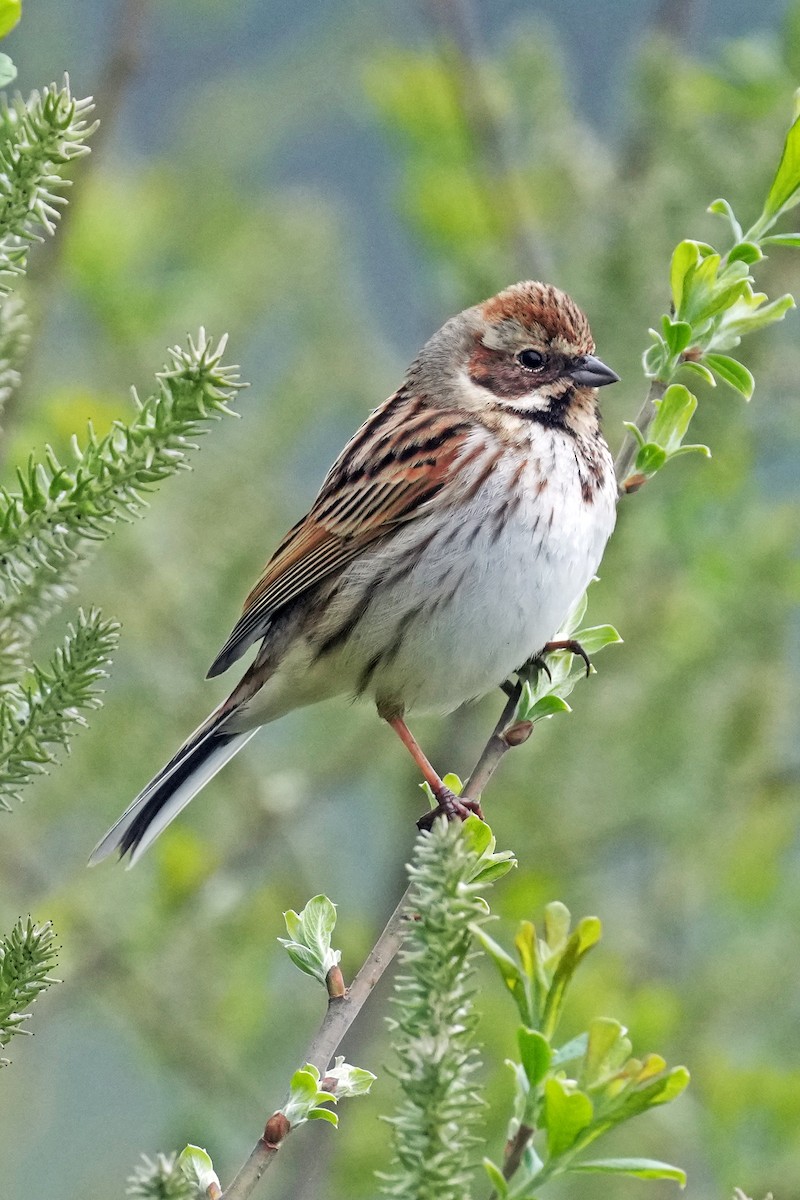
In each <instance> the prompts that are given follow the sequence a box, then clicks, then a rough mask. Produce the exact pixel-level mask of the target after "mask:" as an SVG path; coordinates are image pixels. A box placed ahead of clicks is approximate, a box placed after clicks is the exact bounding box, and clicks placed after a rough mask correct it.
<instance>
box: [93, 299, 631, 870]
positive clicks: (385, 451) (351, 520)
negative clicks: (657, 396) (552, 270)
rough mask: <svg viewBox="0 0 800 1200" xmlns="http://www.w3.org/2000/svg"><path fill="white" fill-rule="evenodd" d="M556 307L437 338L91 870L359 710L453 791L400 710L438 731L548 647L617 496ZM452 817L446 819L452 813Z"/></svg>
mask: <svg viewBox="0 0 800 1200" xmlns="http://www.w3.org/2000/svg"><path fill="white" fill-rule="evenodd" d="M594 349H595V346H594V341H593V340H592V335H591V332H590V329H589V324H588V321H587V320H586V317H585V316H584V314H583V313H582V312H581V310H580V309H579V308H578V307H577V306H576V305H575V304H574V303H573V301H572V300H571V299H570V297H569V296H567V295H565V294H564V292H561V291H558V290H557V289H556V288H554V287H549V286H547V285H545V284H543V283H530V282H529V283H518V284H515V285H514V286H513V287H509V288H507V289H506V290H505V291H503V292H501V293H500V294H499V295H497V296H495V297H493V298H492V299H491V300H487V301H486V302H485V303H483V304H479V305H476V306H475V307H474V308H468V309H466V310H465V311H464V312H462V313H459V314H458V316H456V317H453V318H452V319H451V320H449V321H447V323H446V324H445V325H443V326H442V328H441V329H440V330H439V331H438V333H435V334H434V335H433V337H432V338H431V339H430V341H429V342H428V343H427V344H426V345H425V346H424V347H423V349H422V351H421V352H420V354H419V355H418V357H417V358H416V359H415V360H414V362H413V363H412V364H411V366H410V367H409V369H408V372H407V374H406V377H405V380H404V382H403V384H402V386H401V387H400V388H399V390H398V391H397V392H395V394H394V395H393V396H390V398H389V399H388V400H387V401H386V402H385V403H384V404H382V405H381V406H380V407H379V408H376V409H375V411H374V412H373V413H372V414H371V415H370V416H369V417H368V418H367V420H366V421H365V422H364V424H363V425H362V426H361V428H360V429H359V430H358V432H357V433H356V434H355V436H354V437H353V438H352V439H351V440H350V442H348V444H347V445H346V446H345V448H344V450H343V451H342V453H341V454H340V456H339V458H338V459H337V460H336V462H335V463H334V464H333V466H332V467H331V469H330V471H329V472H328V476H327V478H326V479H325V482H324V483H323V485H322V488H321V490H320V493H319V495H318V496H317V498H316V500H315V501H314V504H313V505H312V507H311V511H310V512H309V513H308V514H307V515H306V516H305V517H303V518H302V520H300V521H298V523H297V524H296V525H295V526H294V528H293V529H291V530H290V531H289V533H288V534H287V535H286V537H285V538H284V539H283V541H282V542H281V544H280V545H279V546H278V548H277V550H276V551H275V553H274V554H273V555H272V557H271V558H270V560H269V562H268V563H267V565H266V567H265V569H264V572H263V574H262V575H261V578H260V579H259V580H258V582H257V583H256V585H255V587H254V588H253V590H252V591H251V592H250V595H249V596H248V597H247V600H246V601H245V605H244V611H243V613H242V616H241V617H240V618H239V620H238V622H237V624H236V626H235V627H234V629H233V632H232V633H231V635H230V637H229V638H228V640H227V642H226V643H225V645H224V646H223V647H222V649H221V651H220V652H219V654H218V655H217V657H216V659H215V660H214V662H213V663H212V665H211V669H210V670H209V672H208V674H209V676H213V675H219V674H221V672H223V671H226V670H227V669H228V668H229V667H230V666H231V665H232V664H233V663H234V662H236V661H237V659H239V658H241V656H242V655H243V654H244V653H245V651H246V650H247V649H248V648H249V647H250V646H252V645H253V644H254V643H256V642H257V643H259V646H258V650H257V652H256V655H255V658H254V660H253V662H252V665H251V666H250V667H248V669H247V671H246V672H245V673H244V675H243V677H242V678H241V680H240V681H239V683H238V684H237V685H236V687H235V688H234V689H233V691H232V692H231V694H230V696H229V697H228V698H227V700H224V701H223V702H222V704H220V705H219V707H218V708H216V709H215V710H214V712H213V713H212V714H211V715H210V716H209V717H208V719H207V720H206V721H204V722H203V724H202V725H200V727H199V728H198V729H197V730H196V731H195V732H194V733H193V734H192V735H191V737H189V738H188V740H187V741H186V742H184V744H183V745H182V746H181V748H180V749H179V750H178V752H177V754H175V756H174V757H173V758H171V759H170V761H169V762H168V763H167V765H166V766H165V767H164V768H163V770H161V771H160V772H159V773H158V774H157V775H156V776H155V778H154V779H153V780H152V782H151V783H149V784H148V785H147V787H146V788H145V789H144V791H142V792H141V793H140V794H139V795H138V796H137V797H136V799H135V800H134V801H133V803H132V804H131V806H130V807H129V808H128V809H127V810H126V812H125V813H123V815H122V816H121V817H120V819H119V820H118V821H117V823H116V824H115V825H114V826H113V827H112V829H111V830H109V832H108V833H107V834H106V836H105V837H104V838H103V839H102V841H101V842H100V844H99V845H98V846H97V848H96V849H95V851H94V853H93V854H92V857H91V860H90V861H91V862H92V863H95V862H98V861H99V860H100V859H102V858H104V857H105V856H106V855H107V854H110V853H111V852H112V851H113V850H119V853H120V857H122V856H124V855H125V854H129V855H130V858H131V862H132V863H133V862H134V861H135V860H136V859H137V858H138V857H139V856H140V855H141V854H142V852H143V851H144V850H145V849H146V847H147V846H149V845H150V843H151V842H152V841H153V840H154V839H155V838H156V837H157V836H158V834H159V833H160V832H161V831H162V829H164V828H165V827H166V826H167V825H168V824H169V823H170V821H172V820H173V818H174V817H176V816H177V814H178V813H179V812H180V811H181V809H182V808H183V807H184V806H185V805H186V804H188V803H189V801H190V800H191V799H192V797H193V796H194V795H195V794H196V793H197V792H198V791H199V790H200V789H201V788H202V787H204V785H205V784H206V783H208V781H209V780H210V779H211V778H212V777H213V776H214V775H215V774H216V773H217V771H219V769H220V768H221V767H222V766H223V765H224V764H225V763H226V762H227V761H228V759H229V758H232V757H233V755H234V754H236V752H237V751H238V750H240V749H241V748H242V746H243V745H244V744H245V742H247V741H248V740H249V739H250V738H251V737H252V736H253V734H254V733H255V732H256V730H257V729H258V728H259V726H261V725H264V724H266V723H267V722H268V721H274V720H276V718H278V717H281V716H283V715H284V713H287V712H289V711H290V710H291V709H293V708H299V707H301V706H302V705H306V704H311V703H314V702H315V701H317V700H323V699H325V698H327V697H329V696H334V695H341V694H344V695H349V696H363V697H368V698H370V699H371V700H372V701H373V703H374V704H375V705H376V707H377V710H378V714H379V716H380V717H382V718H383V720H385V721H387V722H388V723H389V724H390V725H391V726H392V728H393V729H395V731H396V732H397V733H398V734H399V735H400V737H401V738H402V739H403V742H404V743H405V744H406V746H407V747H408V748H409V749H410V750H411V752H412V754H413V755H414V758H415V761H416V762H417V764H418V766H419V767H420V769H421V771H422V773H423V775H424V777H425V779H426V780H427V781H428V783H429V784H430V786H431V787H432V789H433V792H434V795H435V796H436V797H437V799H438V801H439V802H440V804H441V805H443V806H444V807H445V808H446V809H449V811H450V812H452V811H453V809H454V797H453V796H452V793H450V792H448V790H447V788H446V787H445V786H444V784H443V783H442V781H441V779H440V778H439V776H438V775H437V774H436V772H435V771H434V769H433V767H432V766H431V765H430V763H429V762H428V760H427V759H426V758H425V755H424V754H423V752H422V750H421V749H420V748H419V746H418V745H417V743H416V742H415V741H414V738H413V736H412V735H411V732H410V730H409V729H408V726H407V725H406V723H405V715H406V713H407V712H408V711H409V710H411V709H419V710H428V711H434V712H440V713H446V712H450V711H452V710H453V709H455V708H456V707H458V705H460V704H462V703H463V702H464V701H466V700H470V699H472V698H475V697H478V696H482V695H483V694H485V693H486V692H488V691H489V690H491V689H492V688H494V687H496V686H497V685H500V684H503V682H504V681H505V680H506V679H507V678H508V677H509V676H510V675H512V674H513V673H514V671H515V669H517V668H519V667H521V666H522V664H524V663H526V662H527V661H528V660H530V659H532V658H535V657H537V656H538V655H540V654H541V653H542V652H543V650H544V649H545V648H546V647H547V646H548V643H549V642H550V639H551V638H552V637H553V636H554V634H555V632H556V630H557V629H558V628H559V626H560V624H561V622H562V621H563V620H564V618H565V616H566V614H567V613H568V611H569V609H570V607H571V606H572V604H573V603H574V601H575V600H576V599H577V598H578V597H579V596H580V595H581V594H582V592H583V591H584V589H585V588H586V587H587V585H588V583H589V581H590V580H591V578H592V576H593V575H594V573H595V571H596V570H597V567H598V565H599V563H600V559H601V557H602V554H603V550H604V549H605V545H606V542H607V541H608V538H609V536H610V534H611V531H612V529H613V527H614V519H615V512H616V482H615V479H614V468H613V464H612V461H611V456H610V454H609V450H608V447H607V445H606V443H605V441H604V439H603V436H602V434H601V432H600V422H599V419H598V411H597V393H596V388H598V387H602V386H604V385H605V384H608V383H614V382H615V381H616V380H617V378H618V376H617V375H615V373H614V372H613V371H612V370H610V369H609V368H608V367H607V366H606V365H605V364H604V363H603V362H601V361H600V359H599V358H596V357H595V355H594ZM455 807H456V808H457V802H455Z"/></svg>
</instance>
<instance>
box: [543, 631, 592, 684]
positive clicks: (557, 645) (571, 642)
mask: <svg viewBox="0 0 800 1200" xmlns="http://www.w3.org/2000/svg"><path fill="white" fill-rule="evenodd" d="M553 650H569V652H570V654H574V655H575V656H576V657H577V658H582V659H583V661H584V663H585V664H586V676H587V678H588V677H589V675H591V673H592V660H591V659H590V658H589V655H588V654H587V653H586V651H585V650H584V648H583V646H582V645H581V644H580V642H578V641H576V640H575V638H566V639H565V640H564V641H562V642H548V643H547V645H546V646H544V647H543V648H542V654H550V653H551V652H552V651H553ZM545 670H547V667H545ZM547 674H548V675H550V672H549V671H547ZM551 678H552V676H551Z"/></svg>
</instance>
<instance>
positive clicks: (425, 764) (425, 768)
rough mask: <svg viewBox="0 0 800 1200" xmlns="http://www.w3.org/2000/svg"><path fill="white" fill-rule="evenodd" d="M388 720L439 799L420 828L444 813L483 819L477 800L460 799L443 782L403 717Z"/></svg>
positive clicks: (430, 823) (424, 817) (418, 825)
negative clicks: (474, 814) (476, 816)
mask: <svg viewBox="0 0 800 1200" xmlns="http://www.w3.org/2000/svg"><path fill="white" fill-rule="evenodd" d="M386 721H387V723H388V724H389V725H391V727H392V729H393V730H394V731H395V733H396V734H397V736H398V737H399V738H400V741H401V742H402V743H403V745H404V746H405V747H406V749H407V750H408V752H409V754H410V755H411V757H412V758H413V759H414V762H415V763H416V764H417V766H418V767H419V769H420V771H421V773H422V778H423V779H424V780H425V782H426V783H427V785H428V787H429V788H430V789H431V791H432V792H433V794H434V797H435V798H436V801H437V807H436V808H432V809H431V811H430V812H427V813H425V814H424V815H423V816H421V817H420V819H419V820H418V821H417V827H418V828H419V829H430V828H431V826H432V825H433V822H434V821H435V820H436V818H437V817H438V816H442V815H444V816H445V817H447V819H448V821H454V820H455V819H456V817H458V818H459V819H460V820H462V821H465V820H466V818H467V817H468V816H469V815H470V813H477V815H478V816H479V817H481V819H482V818H483V813H482V812H481V806H480V804H479V803H478V801H477V800H459V798H458V796H457V795H456V794H455V792H452V791H451V790H450V788H449V787H448V786H447V785H446V784H445V783H443V782H442V779H441V777H440V776H439V775H437V773H436V771H435V770H434V768H433V766H432V765H431V763H430V761H429V759H428V757H427V756H426V754H425V752H424V751H423V749H422V747H421V746H420V744H419V742H418V741H417V739H416V738H415V737H414V735H413V733H412V732H411V730H410V729H409V728H408V726H407V725H406V723H405V721H404V720H403V718H402V717H387V718H386Z"/></svg>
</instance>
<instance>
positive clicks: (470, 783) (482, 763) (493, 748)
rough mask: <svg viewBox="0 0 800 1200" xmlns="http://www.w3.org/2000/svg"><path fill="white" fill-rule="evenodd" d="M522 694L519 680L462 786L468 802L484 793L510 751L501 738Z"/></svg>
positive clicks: (508, 745)
mask: <svg viewBox="0 0 800 1200" xmlns="http://www.w3.org/2000/svg"><path fill="white" fill-rule="evenodd" d="M521 694H522V684H521V682H520V681H519V680H517V682H516V683H515V684H513V685H512V688H511V691H510V693H509V695H508V699H507V701H506V704H505V708H504V709H503V711H502V713H501V714H500V719H499V721H498V722H497V724H496V725H495V727H494V729H493V731H492V736H491V737H490V738H489V740H488V742H487V743H486V745H485V746H484V748H483V751H482V753H481V756H480V758H479V759H478V761H477V762H476V764H475V767H474V769H473V771H472V774H471V775H470V777H469V779H468V780H467V782H466V784H465V785H464V791H463V792H462V795H463V796H465V797H466V799H468V800H477V799H478V798H479V797H480V796H481V795H482V794H483V791H484V788H485V787H486V785H487V783H488V782H489V780H490V779H491V778H492V776H493V775H494V773H495V771H496V770H497V768H498V767H499V766H500V760H501V759H502V757H503V755H504V754H505V752H506V751H507V750H510V749H511V746H510V744H509V743H508V742H507V741H506V739H505V737H504V736H503V735H504V733H505V731H506V729H507V728H508V726H509V724H510V723H511V722H512V721H513V719H514V716H515V714H516V711H517V705H518V703H519V698H520V696H521Z"/></svg>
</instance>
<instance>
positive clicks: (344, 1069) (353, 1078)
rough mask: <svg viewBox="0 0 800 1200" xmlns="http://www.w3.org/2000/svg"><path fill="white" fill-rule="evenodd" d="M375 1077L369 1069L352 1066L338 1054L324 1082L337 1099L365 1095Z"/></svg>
mask: <svg viewBox="0 0 800 1200" xmlns="http://www.w3.org/2000/svg"><path fill="white" fill-rule="evenodd" d="M376 1078H377V1076H376V1075H373V1074H372V1072H371V1071H365V1070H364V1068H363V1067H353V1066H351V1065H350V1063H346V1062H345V1061H344V1055H338V1056H337V1057H336V1058H335V1059H334V1064H333V1066H332V1067H331V1068H330V1069H329V1070H328V1072H327V1073H326V1075H325V1080H324V1083H325V1085H326V1087H327V1089H328V1090H329V1091H333V1093H334V1095H335V1096H336V1098H337V1099H338V1100H346V1099H350V1098H351V1097H353V1096H366V1094H367V1093H368V1092H369V1090H370V1088H371V1087H372V1085H373V1083H374V1082H375V1080H376Z"/></svg>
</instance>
